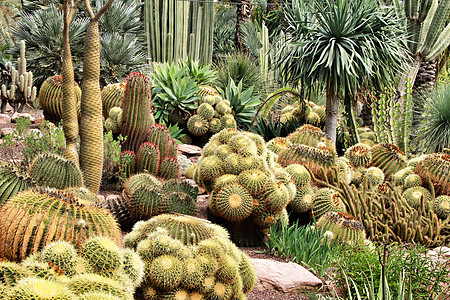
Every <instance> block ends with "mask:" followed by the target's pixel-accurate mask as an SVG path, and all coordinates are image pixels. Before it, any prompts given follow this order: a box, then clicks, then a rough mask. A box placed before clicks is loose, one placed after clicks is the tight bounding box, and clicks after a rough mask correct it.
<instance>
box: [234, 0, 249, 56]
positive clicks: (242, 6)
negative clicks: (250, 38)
mask: <svg viewBox="0 0 450 300" xmlns="http://www.w3.org/2000/svg"><path fill="white" fill-rule="evenodd" d="M251 13H252V4H251V2H250V1H248V0H239V2H238V4H237V5H236V27H235V33H234V46H235V47H236V49H237V50H240V51H244V50H245V47H244V44H243V41H242V37H241V25H242V24H243V23H244V22H245V21H246V20H248V19H249V18H250V16H251Z"/></svg>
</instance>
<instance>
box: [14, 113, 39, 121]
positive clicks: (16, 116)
mask: <svg viewBox="0 0 450 300" xmlns="http://www.w3.org/2000/svg"><path fill="white" fill-rule="evenodd" d="M21 117H25V118H28V119H30V121H31V122H33V121H34V119H35V118H34V117H32V116H31V115H30V114H28V113H17V112H16V113H14V114H13V115H12V117H11V122H12V123H16V120H17V119H18V118H21Z"/></svg>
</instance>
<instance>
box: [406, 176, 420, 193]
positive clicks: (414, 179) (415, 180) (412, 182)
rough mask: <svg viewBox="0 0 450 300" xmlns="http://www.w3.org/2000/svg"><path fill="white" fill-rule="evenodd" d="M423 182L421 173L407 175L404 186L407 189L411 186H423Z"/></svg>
mask: <svg viewBox="0 0 450 300" xmlns="http://www.w3.org/2000/svg"><path fill="white" fill-rule="evenodd" d="M422 183H423V182H422V178H420V176H419V175H417V174H411V175H408V176H406V178H405V184H404V187H405V189H407V188H410V187H415V186H421V185H422Z"/></svg>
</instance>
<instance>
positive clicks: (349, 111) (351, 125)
mask: <svg viewBox="0 0 450 300" xmlns="http://www.w3.org/2000/svg"><path fill="white" fill-rule="evenodd" d="M344 102H345V117H346V123H347V129H348V133H349V137H350V140H349V146H353V145H355V144H357V143H359V137H358V132H357V131H356V121H355V116H354V115H353V103H352V99H351V97H350V96H346V97H345V99H344ZM327 105H328V103H327Z"/></svg>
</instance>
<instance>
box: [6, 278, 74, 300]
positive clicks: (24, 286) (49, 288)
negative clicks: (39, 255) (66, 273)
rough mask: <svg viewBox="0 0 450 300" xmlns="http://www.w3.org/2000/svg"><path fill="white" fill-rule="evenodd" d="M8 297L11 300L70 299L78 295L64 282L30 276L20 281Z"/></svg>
mask: <svg viewBox="0 0 450 300" xmlns="http://www.w3.org/2000/svg"><path fill="white" fill-rule="evenodd" d="M8 299H11V300H29V299H35V300H44V299H57V300H70V299H76V295H75V294H74V293H73V292H72V291H71V290H70V289H69V288H67V287H66V286H65V285H64V284H62V283H60V282H57V281H53V280H47V279H42V278H36V277H29V278H26V279H24V280H22V281H20V282H19V283H18V284H17V285H16V286H15V287H14V288H13V289H11V291H10V293H8Z"/></svg>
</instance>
